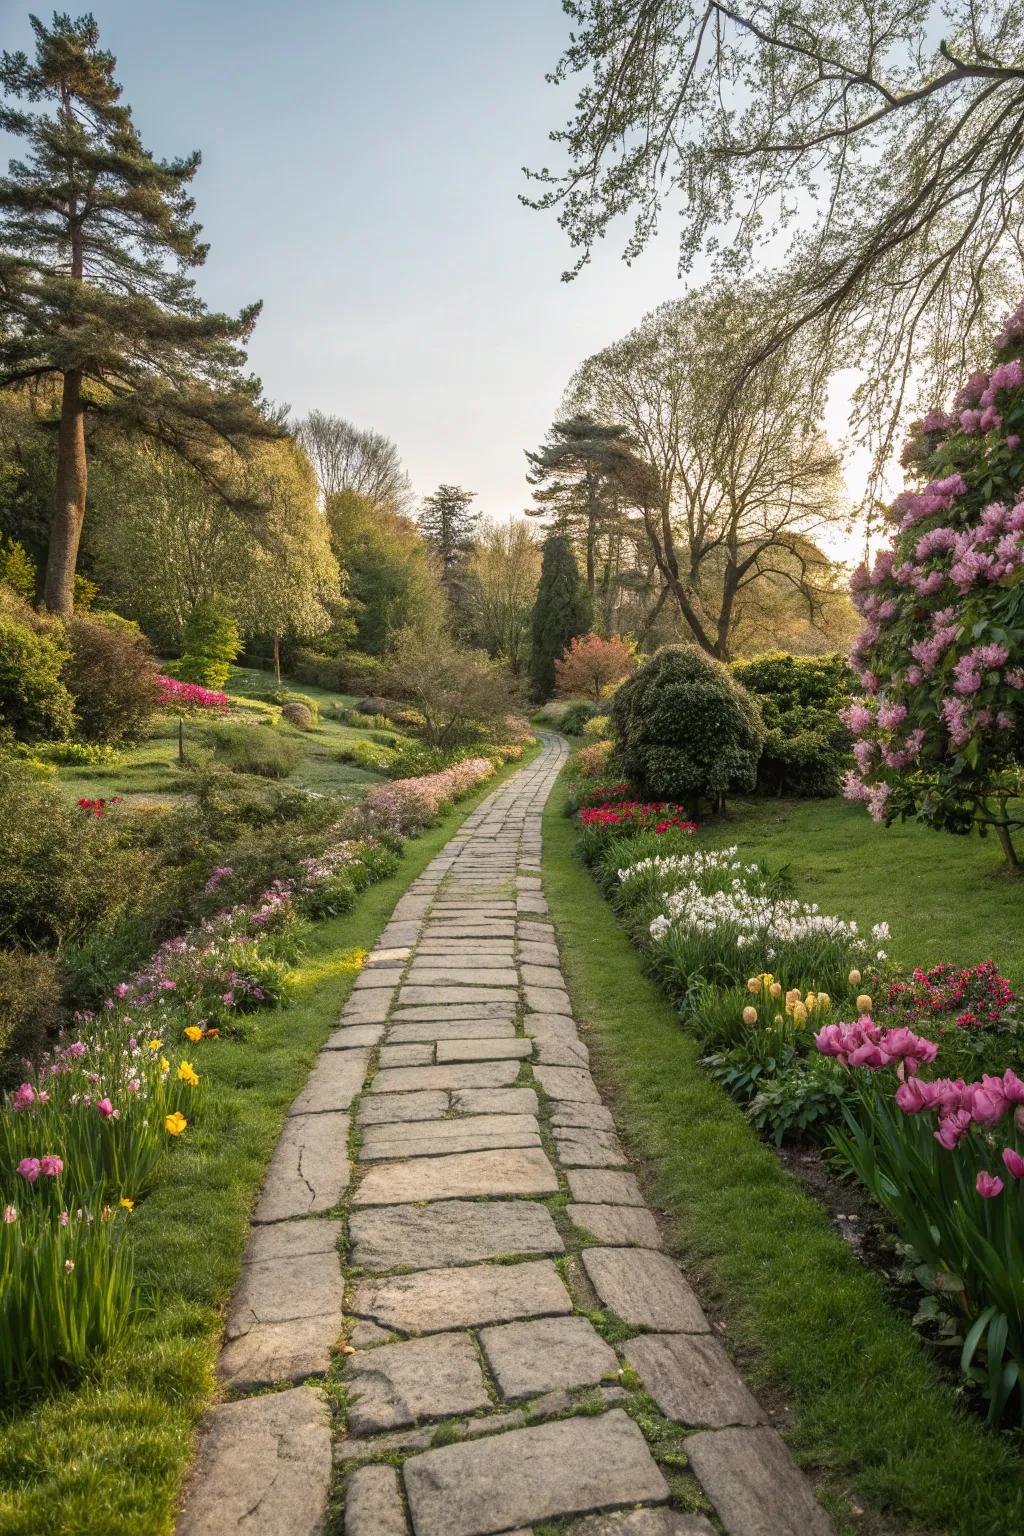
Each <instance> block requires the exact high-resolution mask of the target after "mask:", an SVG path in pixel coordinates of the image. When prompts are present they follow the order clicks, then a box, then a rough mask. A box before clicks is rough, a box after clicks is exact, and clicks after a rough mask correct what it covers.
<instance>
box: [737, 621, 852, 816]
mask: <svg viewBox="0 0 1024 1536" xmlns="http://www.w3.org/2000/svg"><path fill="white" fill-rule="evenodd" d="M732 672H733V674H734V676H736V677H738V678H739V680H740V682H741V683H742V684H743V685H744V687H745V688H748V689H749V690H750V692H751V693H752V694H754V695H755V697H756V698H757V701H758V704H759V705H760V708H761V714H762V716H763V718H764V723H765V727H766V735H765V743H764V750H763V752H762V753H761V760H760V762H759V764H758V772H757V780H758V787H759V788H760V789H762V790H765V791H766V792H767V793H769V794H775V795H794V796H796V797H797V798H798V799H825V798H827V797H828V796H830V795H837V794H838V793H839V790H840V787H841V781H842V775H843V772H844V770H845V769H846V767H847V766H848V762H849V750H850V744H851V736H850V732H849V729H848V727H847V726H846V725H844V723H843V721H842V720H841V719H840V711H841V710H842V709H843V707H844V706H845V705H846V704H847V703H848V701H849V691H850V687H851V685H852V682H853V676H852V673H851V672H850V669H849V667H848V665H847V663H846V661H845V659H844V658H843V657H842V656H839V655H830V656H791V655H789V654H788V653H787V652H784V651H775V652H772V653H770V654H768V655H765V656H757V657H755V658H754V659H753V660H751V661H742V662H735V663H734V664H733V667H732Z"/></svg>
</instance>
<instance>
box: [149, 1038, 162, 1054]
mask: <svg viewBox="0 0 1024 1536" xmlns="http://www.w3.org/2000/svg"><path fill="white" fill-rule="evenodd" d="M162 1045H163V1041H162V1040H151V1041H150V1042H149V1048H150V1050H151V1051H158V1050H159V1049H160V1047H161V1046H162Z"/></svg>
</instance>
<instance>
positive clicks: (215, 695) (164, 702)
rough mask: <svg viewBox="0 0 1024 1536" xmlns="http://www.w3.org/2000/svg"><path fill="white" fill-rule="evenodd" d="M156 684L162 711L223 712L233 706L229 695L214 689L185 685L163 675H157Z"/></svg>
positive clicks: (192, 684)
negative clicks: (212, 710) (209, 710)
mask: <svg viewBox="0 0 1024 1536" xmlns="http://www.w3.org/2000/svg"><path fill="white" fill-rule="evenodd" d="M155 682H156V686H157V705H158V707H159V708H160V709H177V710H185V711H192V710H208V709H214V710H219V711H223V710H225V709H229V708H230V706H231V700H230V699H229V698H228V696H227V694H226V693H219V692H218V691H217V690H216V689H214V688H201V687H200V686H199V684H198V683H183V682H181V681H180V680H179V679H178V678H176V677H165V676H164V675H163V674H162V673H158V674H157V676H156V678H155Z"/></svg>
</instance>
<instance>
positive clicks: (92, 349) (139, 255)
mask: <svg viewBox="0 0 1024 1536" xmlns="http://www.w3.org/2000/svg"><path fill="white" fill-rule="evenodd" d="M31 21H32V29H33V31H34V33H35V38H36V49H35V58H34V60H30V59H29V58H28V57H27V56H26V55H25V54H24V53H13V54H12V53H7V52H6V51H5V52H4V53H3V54H2V55H0V88H2V90H3V93H4V100H3V101H2V102H0V128H2V129H3V130H5V131H6V132H8V133H11V134H15V135H17V136H19V137H20V138H22V139H24V140H25V141H26V144H27V156H26V158H25V159H24V160H14V161H12V162H11V164H10V167H9V171H8V175H7V176H6V177H2V178H0V387H4V386H9V385H14V384H22V383H25V382H28V381H40V380H41V381H47V380H49V381H51V382H52V384H53V387H54V400H55V402H56V401H57V400H58V398H59V416H58V430H57V467H56V491H55V499H54V507H53V516H52V522H51V527H50V540H49V551H48V561H47V568H46V579H45V585H44V598H45V601H46V604H47V606H48V607H49V608H51V609H54V610H56V611H58V612H60V613H65V614H66V613H70V611H71V608H72V605H73V600H74V598H73V594H74V577H75V567H76V564H77V559H78V545H79V541H80V538H81V533H82V524H83V521H84V518H85V510H86V492H87V480H88V465H87V456H86V433H85V426H86V418H87V416H88V417H89V418H90V419H103V420H104V421H107V422H109V423H111V424H112V425H114V426H116V427H118V428H120V429H122V430H127V431H129V432H132V433H145V434H148V435H149V436H150V437H152V438H155V439H157V440H158V441H160V442H162V443H164V444H165V445H166V446H168V447H170V448H172V449H174V450H175V451H176V452H178V453H180V454H181V455H182V456H183V457H185V458H187V459H188V460H189V462H190V463H192V464H194V465H195V466H196V468H197V469H199V470H200V471H201V472H202V473H203V474H204V475H206V476H207V478H209V479H211V480H215V478H216V476H215V471H214V469H213V468H212V467H211V452H212V449H213V447H214V445H215V444H219V446H220V447H221V448H223V444H224V442H225V441H227V442H228V443H231V444H232V445H234V446H236V447H240V446H242V445H243V444H244V443H245V442H247V441H249V440H251V439H252V438H270V437H278V436H280V435H281V434H282V427H281V425H280V421H279V419H277V418H275V417H273V416H272V415H271V414H270V413H268V412H267V411H266V409H265V408H264V406H263V404H262V400H261V385H260V382H259V380H258V379H256V378H253V377H251V376H246V375H244V374H243V373H242V368H243V366H244V363H245V353H244V352H243V351H242V350H241V347H240V345H239V343H241V342H244V341H245V340H246V339H247V338H248V336H249V334H250V332H251V331H252V328H253V325H254V324H255V322H256V318H257V316H258V314H259V311H260V305H259V304H251V305H249V306H247V307H246V308H245V309H243V310H242V312H241V313H240V314H239V315H238V316H237V318H232V317H231V316H228V315H221V314H212V313H210V312H209V311H208V310H207V309H206V308H205V306H204V305H203V303H202V301H201V300H200V299H199V298H198V296H197V294H196V291H195V286H194V284H193V282H192V280H191V279H190V278H189V277H188V276H187V275H186V274H187V271H188V269H189V268H192V267H197V266H199V265H201V264H202V262H203V261H204V260H205V257H206V253H207V249H208V248H207V246H205V245H204V244H202V242H201V241H200V238H199V236H200V233H201V228H200V226H199V225H198V224H197V223H196V222H195V220H194V218H193V214H194V212H195V203H194V201H193V199H192V198H191V197H190V196H189V192H188V187H189V183H190V182H191V181H192V178H193V177H194V175H195V173H196V171H197V169H198V167H199V155H198V154H195V153H194V154H191V155H189V156H187V157H186V158H184V159H179V160H171V161H166V160H155V159H154V158H153V157H152V156H151V155H150V154H149V153H148V151H147V150H146V149H145V148H144V146H143V144H142V141H141V139H140V137H139V133H138V130H137V129H136V127H135V124H134V122H133V121H132V117H131V112H130V109H129V108H128V107H126V106H123V105H122V104H121V100H120V98H121V88H120V86H119V85H118V84H117V82H116V81H115V79H114V68H115V63H116V61H115V59H114V57H113V55H112V54H110V53H107V52H105V51H104V50H101V48H100V46H99V32H98V28H97V26H96V23H95V21H94V20H93V18H92V17H91V16H83V17H80V18H79V19H78V20H77V21H76V20H72V19H71V17H70V16H68V15H66V14H59V13H58V14H55V15H54V18H53V23H52V25H51V26H50V27H46V26H44V25H43V23H42V22H40V21H39V20H37V18H36V17H32V18H31ZM39 101H43V102H51V103H53V104H54V111H53V113H52V115H48V114H47V113H45V112H31V111H28V110H26V109H25V107H24V106H23V105H21V103H32V102H39Z"/></svg>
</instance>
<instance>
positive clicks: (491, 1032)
mask: <svg viewBox="0 0 1024 1536" xmlns="http://www.w3.org/2000/svg"><path fill="white" fill-rule="evenodd" d="M515 1032H516V1027H515V1024H514V1023H513V1022H512V1020H511V1019H424V1020H423V1021H422V1022H421V1023H415V1024H392V1026H391V1028H390V1029H389V1030H388V1039H389V1040H392V1041H394V1042H395V1043H396V1044H399V1045H400V1044H404V1043H406V1042H408V1041H410V1040H509V1039H511V1038H512V1037H513V1036H514V1035H515Z"/></svg>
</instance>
